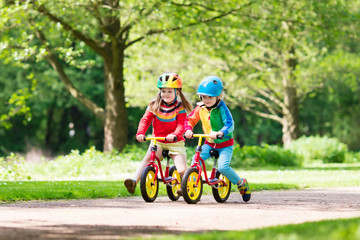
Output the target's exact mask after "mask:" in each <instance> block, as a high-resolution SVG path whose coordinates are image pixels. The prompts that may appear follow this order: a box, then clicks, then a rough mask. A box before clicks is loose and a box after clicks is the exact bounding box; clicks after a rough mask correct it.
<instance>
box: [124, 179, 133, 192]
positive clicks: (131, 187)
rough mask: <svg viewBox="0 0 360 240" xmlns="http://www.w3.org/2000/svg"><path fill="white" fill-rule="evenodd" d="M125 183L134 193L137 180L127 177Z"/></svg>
mask: <svg viewBox="0 0 360 240" xmlns="http://www.w3.org/2000/svg"><path fill="white" fill-rule="evenodd" d="M124 185H125V187H126V189H127V190H128V192H129V193H134V192H135V188H136V181H135V180H134V179H131V178H127V179H125V181H124Z"/></svg>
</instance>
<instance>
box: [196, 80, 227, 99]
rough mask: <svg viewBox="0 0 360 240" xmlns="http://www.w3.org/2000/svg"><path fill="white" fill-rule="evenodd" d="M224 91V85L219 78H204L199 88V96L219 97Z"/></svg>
mask: <svg viewBox="0 0 360 240" xmlns="http://www.w3.org/2000/svg"><path fill="white" fill-rule="evenodd" d="M222 90H223V83H222V81H221V79H220V78H219V77H217V76H208V77H206V78H204V79H203V80H202V81H201V82H200V84H199V87H198V91H197V94H198V95H207V96H210V97H217V96H219V95H220V94H221V92H222Z"/></svg>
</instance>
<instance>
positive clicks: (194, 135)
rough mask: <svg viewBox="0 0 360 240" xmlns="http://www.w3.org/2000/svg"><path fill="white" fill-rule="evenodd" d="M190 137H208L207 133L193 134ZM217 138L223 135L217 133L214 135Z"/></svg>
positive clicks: (221, 137)
mask: <svg viewBox="0 0 360 240" xmlns="http://www.w3.org/2000/svg"><path fill="white" fill-rule="evenodd" d="M192 137H203V138H208V137H210V135H209V134H193V135H192ZM216 138H217V139H223V138H224V135H217V136H216Z"/></svg>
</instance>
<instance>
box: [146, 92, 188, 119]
mask: <svg viewBox="0 0 360 240" xmlns="http://www.w3.org/2000/svg"><path fill="white" fill-rule="evenodd" d="M176 90H177V91H178V92H179V96H180V99H181V103H182V105H183V107H184V108H185V110H186V112H187V113H190V112H191V111H192V105H191V103H190V102H189V101H188V100H187V99H186V97H185V95H184V94H183V93H182V91H181V89H175V91H176ZM160 94H161V93H160V92H159V93H158V95H157V96H156V98H155V99H153V100H152V101H151V102H150V103H149V110H150V112H152V113H154V114H156V112H158V111H159V110H160V105H161V101H162V99H161V95H160Z"/></svg>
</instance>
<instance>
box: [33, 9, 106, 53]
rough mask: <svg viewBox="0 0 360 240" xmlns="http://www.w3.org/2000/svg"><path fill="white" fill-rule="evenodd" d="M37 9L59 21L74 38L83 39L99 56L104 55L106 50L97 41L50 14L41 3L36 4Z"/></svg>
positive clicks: (56, 21) (52, 19) (51, 18)
mask: <svg viewBox="0 0 360 240" xmlns="http://www.w3.org/2000/svg"><path fill="white" fill-rule="evenodd" d="M37 10H38V12H39V13H41V14H43V15H45V16H47V17H48V18H49V19H50V20H51V21H52V22H54V23H60V24H61V25H62V26H63V28H64V29H65V30H66V31H69V32H71V33H72V35H73V36H74V37H75V38H77V39H79V40H81V41H83V42H84V43H85V44H86V45H88V46H89V47H90V48H92V49H93V50H94V51H95V52H97V53H98V54H100V55H101V56H103V57H106V51H105V50H104V49H103V48H102V47H101V46H100V44H99V43H97V42H96V41H95V40H94V39H92V38H90V37H89V36H86V35H84V34H83V33H82V32H80V31H78V30H76V29H74V28H73V27H71V26H70V24H68V23H67V22H65V21H63V20H62V19H60V18H58V17H57V16H55V15H53V14H51V13H50V12H49V10H48V9H47V8H46V7H45V6H44V5H43V4H42V5H40V6H38V7H37Z"/></svg>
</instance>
